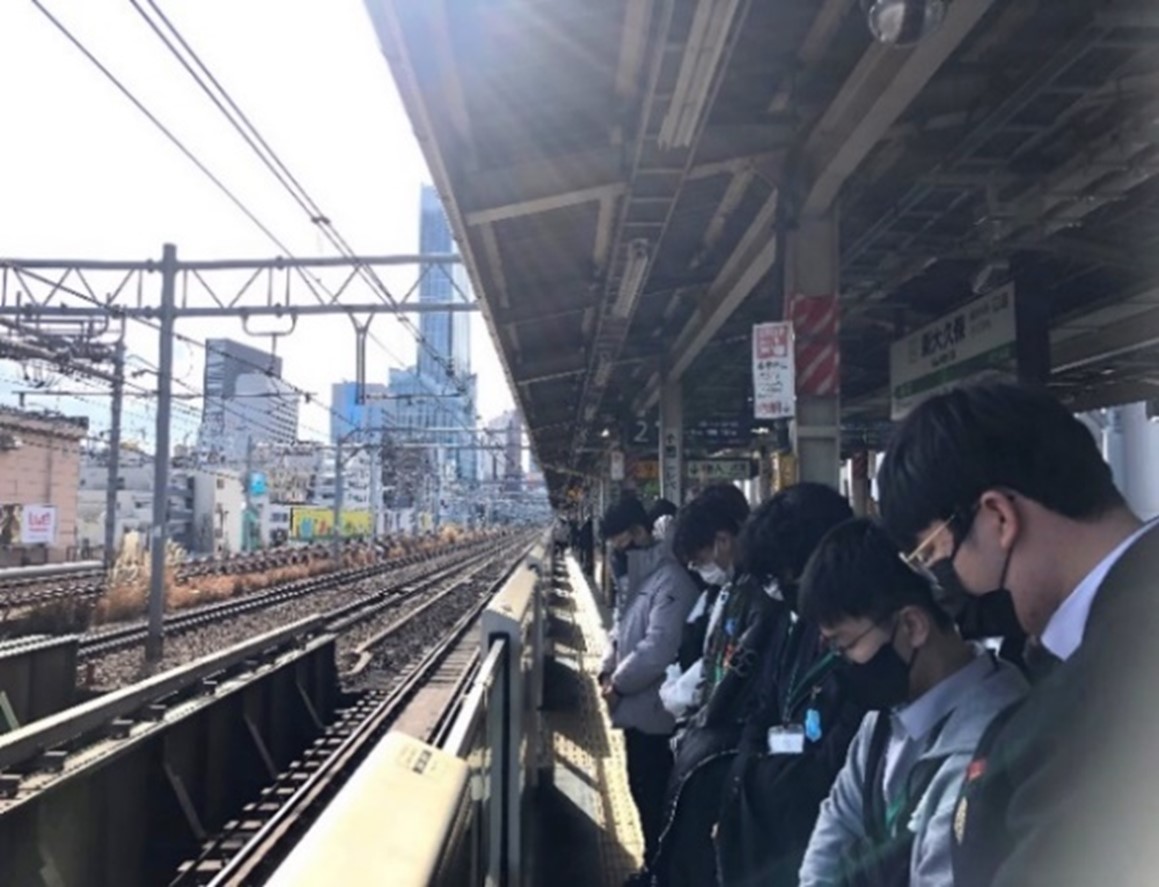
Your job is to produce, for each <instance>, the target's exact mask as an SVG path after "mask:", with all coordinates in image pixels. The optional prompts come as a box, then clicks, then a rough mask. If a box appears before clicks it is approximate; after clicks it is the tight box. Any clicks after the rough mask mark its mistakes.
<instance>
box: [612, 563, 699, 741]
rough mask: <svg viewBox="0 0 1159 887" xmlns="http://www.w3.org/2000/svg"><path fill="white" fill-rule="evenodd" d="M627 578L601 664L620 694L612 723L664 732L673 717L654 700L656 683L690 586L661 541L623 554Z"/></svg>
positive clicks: (689, 599) (676, 637) (675, 646)
mask: <svg viewBox="0 0 1159 887" xmlns="http://www.w3.org/2000/svg"><path fill="white" fill-rule="evenodd" d="M628 576H629V586H630V590H629V594H628V595H627V597H628V600H627V602H626V603H625V605H624V608H623V610H622V611H621V612H620V613H619V614H618V618H617V620H616V624H615V626H614V627H613V629H612V636H611V642H610V644H609V646H608V649H607V651H606V653H605V655H604V663H603V666H602V668H601V673H602V674H606V675H610V676H611V681H612V685H613V686H614V687H615V688H616V692H617V693H618V694H619V696H620V700H619V702H618V703H617V704H616V706H615V708H614V709H613V710H612V724H613V725H615V726H616V727H620V728H635V729H637V730H640V731H642V732H644V733H652V734H660V735H663V734H668V733H671V732H672V731H673V730H674V729H676V721H675V720H674V719H673V717H672V715H671V714H669V713H668V712H667V711H666V710H665V709H664V706H663V705H662V704H661V702H660V687H661V685H663V683H664V676H665V672H666V670H667V668H668V666H669V665H670V664H671V663H672V662H674V661H675V660H676V655H677V653H678V652H679V650H680V638H681V636H682V634H683V631H684V622H685V620H686V619H687V617H688V613H689V611H690V610H691V609H692V606H693V604H695V603H696V596H697V589H696V585H695V583H694V582H693V581H692V577H691V576H689V575H688V571H687V570H685V569H684V568H683V567H682V566H680V563H679V562H678V561H677V560H676V558H675V557H674V556H673V554H672V552H671V550H670V549H669V548H668V546H666V545H663V544H653V545H652V546H651V547H649V548H646V549H643V550H641V551H633V552H632V553H631V554H629V556H628Z"/></svg>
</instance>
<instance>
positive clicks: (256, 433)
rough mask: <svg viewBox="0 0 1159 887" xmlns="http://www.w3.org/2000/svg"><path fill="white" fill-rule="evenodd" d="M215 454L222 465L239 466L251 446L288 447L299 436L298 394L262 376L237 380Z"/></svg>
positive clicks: (278, 382) (277, 381)
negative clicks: (273, 445)
mask: <svg viewBox="0 0 1159 887" xmlns="http://www.w3.org/2000/svg"><path fill="white" fill-rule="evenodd" d="M225 403H226V405H227V409H226V411H225V414H224V416H223V417H222V433H221V435H220V439H219V440H218V442H217V452H218V453H219V454H220V455H221V458H222V460H223V461H224V462H227V463H231V464H240V463H241V462H243V461H244V460H245V458H246V452H247V450H248V449H249V447H250V445H251V442H252V444H254V445H256V444H262V443H268V444H291V443H293V442H294V441H295V440H296V439H297V437H298V394H297V392H296V391H295V390H294V389H293V387H292V386H290V385H288V384H287V383H286V382H283V381H282V380H281V379H277V378H273V377H271V376H265V375H262V374H261V373H244V374H243V375H241V376H238V377H237V385H236V389H235V391H234V394H233V396H232V397H230V398H226V400H225Z"/></svg>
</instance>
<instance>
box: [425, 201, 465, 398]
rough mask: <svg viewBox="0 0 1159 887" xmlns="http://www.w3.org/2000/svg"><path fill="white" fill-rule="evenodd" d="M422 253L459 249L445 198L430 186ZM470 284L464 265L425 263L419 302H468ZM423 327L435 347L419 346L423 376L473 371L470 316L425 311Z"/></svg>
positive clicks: (437, 252) (435, 377) (429, 376)
mask: <svg viewBox="0 0 1159 887" xmlns="http://www.w3.org/2000/svg"><path fill="white" fill-rule="evenodd" d="M419 252H421V253H422V254H423V255H436V254H447V255H451V254H454V253H455V252H457V249H456V247H455V241H454V238H453V236H452V234H451V224H450V222H449V221H447V214H446V212H445V211H444V210H443V204H442V201H441V200H439V194H438V192H437V191H436V190H435V189H434V188H433V187H431V186H430V185H423V187H422V193H421V195H420V198H419ZM468 286H469V284H468V283H467V276H466V273H465V271H464V270H463V267H462V266H461V265H424V266H423V268H422V279H421V280H420V281H419V301H420V302H428V303H447V302H460V301H464V300H465V299H466V296H467V292H468ZM419 330H420V332H421V333H422V337H423V340H424V341H425V342H426V343H427V344H428V345H430V346H431V347H430V348H429V349H425V348H420V349H419V358H418V371H419V373H420V374H421V375H422V376H424V377H426V378H428V379H432V380H435V379H439V378H444V379H445V378H446V375H447V372H448V370H451V371H453V372H454V373H455V375H468V374H469V373H470V371H471V338H470V335H471V332H470V330H471V318H470V315H468V314H467V313H466V312H461V311H460V312H454V313H452V312H447V313H445V314H444V313H437V314H431V313H427V314H423V315H422V316H421V317H420V318H419ZM436 355H437V357H436Z"/></svg>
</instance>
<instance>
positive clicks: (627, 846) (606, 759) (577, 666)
mask: <svg viewBox="0 0 1159 887" xmlns="http://www.w3.org/2000/svg"><path fill="white" fill-rule="evenodd" d="M567 573H568V581H569V583H570V585H571V589H570V593H569V595H568V596H569V597H570V598H571V600H572V601H573V602H574V609H570V611H568V610H564V609H562V608H555V609H554V610H553V614H554V616H555V617H556V618H557V619H559V620H561V621H564V622H571V623H573V624H574V625H576V626H577V627H578V629H579V631H578V635H579V637H580V638H582V642H580V643H578V644H577V646H579V647H581V649H575V648H574V647H572V646H571V645H569V643H568V642H567V641H566V640H563V639H557V640H556V641H555V642H554V645H553V647H554V653H555V658H556V661H557V662H558V663H560V665H562V666H567V667H569V668H571V669H574V671H575V675H576V679H577V680H576V684H577V686H578V693H577V694H576V696H577V698H575V699H574V702H575V705H574V706H571V707H569V709H568V710H564V711H553V712H550V713H549V715H548V726H549V728H550V729H551V731H552V742H553V750H554V759H555V770H556V773H557V774H561V775H562V774H563V773H564V772H568V773H570V774H574V775H575V776H577V777H578V779H577V780H575V781H574V783H571V784H580V785H583V784H586V785H587V786H590V787H591V791H590V793H588V797H589V799H590V801H591V803H583V801H582V800H578V799H577V804H578V805H579V806H582V807H583V808H584V809H585V811H586V812H587V814H588V815H589V816H590V817H591V819H592V821H593V824H594V826H595V827H596V828H597V829H598V835H599V838H598V843H599V847H598V852H599V856H600V861H601V864H600V869H601V872H602V874H603V883H605V884H609V885H615V887H619V885H620V884H621V883H623V881H624V879H625V878H627V877H628V875H630V874H631V873H632V872H633V871H635V870H636V869H637V868H639V866H640V861H641V856H642V853H643V840H642V838H641V834H640V824H639V820H638V818H637V816H636V808H635V806H634V805H633V803H632V799H631V795H630V794H629V791H628V780H627V775H626V770H625V759H624V741H623V736H622V734H621V733H620V731H618V730H615V729H613V728H612V725H611V722H610V720H609V719H608V713H607V709H606V707H605V706H604V704H603V702H602V700H601V699H600V695H599V685H598V681H597V671H598V669H599V664H600V657H601V654H602V653H603V649H604V645H605V643H606V640H607V634H606V631H605V630H604V628H603V624H602V622H601V619H600V612H599V607H598V605H597V603H596V600H595V596H594V594H593V592H592V590H591V588H590V586H589V585H588V582H587V579H586V578H585V577H584V575H583V573H582V572H581V571H580V569H579V566H578V565H577V564H576V562H575V560H574V559H573V558H571V557H568V558H567ZM574 636H575V635H572V637H574ZM558 784H560V780H559V779H557V785H558ZM559 849H560V850H565V852H577V851H581V850H582V851H585V852H590V851H592V850H596V849H597V848H595V847H591V848H588V847H584V848H578V847H577V848H559Z"/></svg>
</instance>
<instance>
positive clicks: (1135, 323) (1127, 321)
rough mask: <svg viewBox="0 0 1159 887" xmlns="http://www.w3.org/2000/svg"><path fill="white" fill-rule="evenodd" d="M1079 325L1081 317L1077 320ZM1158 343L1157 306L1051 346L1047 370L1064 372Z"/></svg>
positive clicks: (1158, 317)
mask: <svg viewBox="0 0 1159 887" xmlns="http://www.w3.org/2000/svg"><path fill="white" fill-rule="evenodd" d="M1078 324H1079V325H1082V324H1083V322H1082V321H1078ZM1153 345H1159V307H1155V308H1151V309H1150V310H1143V311H1140V312H1138V313H1136V314H1133V315H1131V316H1129V317H1126V318H1124V319H1123V320H1119V321H1117V322H1115V323H1111V324H1108V325H1105V326H1103V327H1101V328H1097V329H1096V330H1095V331H1094V332H1090V333H1086V334H1082V335H1076V336H1072V337H1070V338H1067V339H1064V340H1062V341H1061V342H1055V343H1054V344H1053V345H1052V346H1051V372H1052V373H1066V372H1070V371H1071V370H1077V369H1081V368H1082V367H1086V366H1090V365H1092V364H1097V363H1102V362H1104V361H1107V360H1112V359H1114V358H1117V357H1122V356H1123V355H1125V354H1130V353H1132V352H1134V351H1139V350H1141V349H1143V348H1150V347H1151V346H1153Z"/></svg>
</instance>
